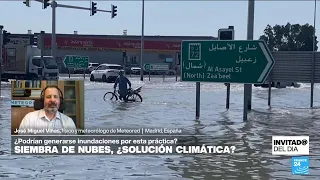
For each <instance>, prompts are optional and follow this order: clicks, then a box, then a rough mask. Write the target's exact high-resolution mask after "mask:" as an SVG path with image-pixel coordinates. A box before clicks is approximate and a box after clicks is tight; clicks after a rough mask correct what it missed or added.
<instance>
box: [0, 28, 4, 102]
mask: <svg viewBox="0 0 320 180" xmlns="http://www.w3.org/2000/svg"><path fill="white" fill-rule="evenodd" d="M2 29H3V26H0V98H1V84H2V81H1V79H2V77H1V74H2V61H3V59H2V46H3V36H2Z"/></svg>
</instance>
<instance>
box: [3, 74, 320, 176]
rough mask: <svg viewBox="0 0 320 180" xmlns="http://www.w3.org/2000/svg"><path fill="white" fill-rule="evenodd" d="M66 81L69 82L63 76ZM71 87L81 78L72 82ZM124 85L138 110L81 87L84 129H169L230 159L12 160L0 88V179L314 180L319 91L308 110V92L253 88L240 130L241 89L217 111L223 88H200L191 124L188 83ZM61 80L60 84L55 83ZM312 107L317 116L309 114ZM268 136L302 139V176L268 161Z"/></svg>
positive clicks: (96, 87)
mask: <svg viewBox="0 0 320 180" xmlns="http://www.w3.org/2000/svg"><path fill="white" fill-rule="evenodd" d="M71 76H73V78H74V77H75V75H71ZM77 78H78V79H79V78H80V79H81V77H77ZM145 78H146V79H145V81H144V82H141V81H139V77H131V78H130V79H131V81H132V84H133V88H137V87H139V86H143V87H142V92H141V95H142V97H143V100H144V101H143V102H142V103H130V104H123V103H112V102H105V101H103V100H102V96H103V95H104V93H105V92H106V91H110V90H112V84H107V83H99V82H95V83H93V82H90V81H88V78H86V79H85V126H86V127H87V128H95V127H100V128H101V127H106V128H111V127H139V126H142V125H144V126H145V125H146V124H147V125H149V127H169V128H170V127H174V128H184V129H185V130H186V131H188V132H190V134H194V133H201V134H203V135H207V136H211V137H212V139H210V140H209V139H208V138H206V139H201V138H202V136H201V137H197V138H198V140H199V141H202V142H205V141H211V143H212V142H214V143H216V144H225V143H228V145H235V146H236V147H237V149H236V151H235V153H234V154H224V155H210V154H201V155H195V156H192V155H179V156H176V155H175V156H173V155H167V156H42V157H41V156H12V155H10V94H11V91H10V86H9V84H4V85H2V91H1V93H2V94H1V101H0V129H1V131H0V179H10V178H12V179H22V178H30V179H129V180H130V179H146V180H150V179H164V180H168V179H208V180H212V179H243V180H250V179H281V180H284V179H310V180H311V179H319V177H320V108H319V105H320V86H319V85H316V86H315V91H314V95H315V97H314V105H315V106H316V107H315V108H313V109H310V108H309V106H310V87H309V84H302V85H301V87H300V88H286V89H272V101H271V105H272V107H271V108H269V107H268V105H267V103H268V102H267V98H268V89H267V88H257V87H253V96H252V98H253V99H252V100H253V102H252V109H253V110H252V111H251V112H250V113H249V114H248V121H246V122H243V120H242V117H243V114H242V113H243V85H232V86H231V101H230V102H231V103H230V109H229V110H226V109H225V99H226V87H225V86H224V85H223V84H213V83H203V84H202V85H201V112H200V119H199V120H198V121H196V120H195V83H185V82H179V81H178V82H176V81H175V77H170V78H166V79H165V81H163V79H162V78H156V77H154V76H153V77H151V81H148V77H145ZM61 79H68V77H67V76H66V77H62V78H61ZM317 107H318V108H317ZM272 135H308V136H310V174H309V175H308V176H299V175H292V173H291V157H290V156H287V157H286V156H273V155H271V136H272Z"/></svg>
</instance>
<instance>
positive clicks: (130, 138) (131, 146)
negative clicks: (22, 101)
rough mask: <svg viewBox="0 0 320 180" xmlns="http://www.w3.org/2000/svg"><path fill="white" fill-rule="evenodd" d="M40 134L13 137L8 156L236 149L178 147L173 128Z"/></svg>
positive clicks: (226, 148) (227, 148)
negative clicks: (62, 134) (83, 133)
mask: <svg viewBox="0 0 320 180" xmlns="http://www.w3.org/2000/svg"><path fill="white" fill-rule="evenodd" d="M27 131H28V130H27ZM41 132H46V129H44V130H40V131H39V130H38V131H37V132H36V135H32V136H28V135H20V136H19V135H13V136H12V154H16V155H17V154H20V155H23V154H26V155H30V154H37V155H41V154H45V155H48V154H49V155H50V154H54V155H57V154H60V155H68V154H75V155H88V154H94V155H97V154H99V155H124V154H127V155H134V154H135V155H139V154H148V155H152V154H225V153H234V152H235V149H236V147H235V146H229V145H218V146H216V145H206V144H191V145H185V144H181V143H179V139H181V138H186V137H187V136H188V135H182V134H181V133H182V130H181V129H177V128H175V129H170V128H162V129H161V128H149V129H148V128H138V129H122V128H113V129H104V130H103V129H98V130H97V129H96V130H89V129H88V130H84V131H82V132H87V133H86V134H85V135H74V134H73V133H71V135H67V136H60V135H58V134H56V135H54V133H53V135H50V136H45V135H39V134H41ZM88 132H91V133H92V134H91V135H90V133H88ZM103 132H104V133H103ZM29 133H31V134H33V133H35V131H30V130H29ZM51 133H52V132H51ZM78 133H79V132H78ZM93 134H94V135H93ZM99 134H100V135H99ZM191 136H192V135H189V137H191Z"/></svg>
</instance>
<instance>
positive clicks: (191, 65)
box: [185, 62, 206, 69]
mask: <svg viewBox="0 0 320 180" xmlns="http://www.w3.org/2000/svg"><path fill="white" fill-rule="evenodd" d="M185 68H186V69H202V68H206V62H204V63H194V62H189V63H188V65H187V66H186V67H185Z"/></svg>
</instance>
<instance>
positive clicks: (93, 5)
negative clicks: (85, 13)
mask: <svg viewBox="0 0 320 180" xmlns="http://www.w3.org/2000/svg"><path fill="white" fill-rule="evenodd" d="M95 13H97V3H95V2H91V14H90V16H93V15H94V14H95Z"/></svg>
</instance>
